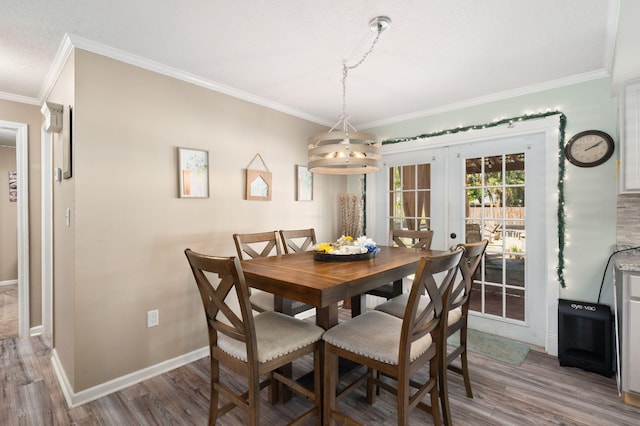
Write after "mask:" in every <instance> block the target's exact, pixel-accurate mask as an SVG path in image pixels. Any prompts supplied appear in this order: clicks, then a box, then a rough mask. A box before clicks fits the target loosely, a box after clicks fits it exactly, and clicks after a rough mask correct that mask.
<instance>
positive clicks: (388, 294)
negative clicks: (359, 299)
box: [367, 229, 433, 300]
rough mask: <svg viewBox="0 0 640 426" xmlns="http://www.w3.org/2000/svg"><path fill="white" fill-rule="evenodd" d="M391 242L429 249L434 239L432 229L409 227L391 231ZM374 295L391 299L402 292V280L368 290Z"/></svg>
mask: <svg viewBox="0 0 640 426" xmlns="http://www.w3.org/2000/svg"><path fill="white" fill-rule="evenodd" d="M390 239H391V244H392V245H394V246H397V247H405V248H413V249H419V250H429V249H430V248H431V240H433V231H432V230H423V231H413V230H409V229H394V230H392V231H391V238H390ZM367 294H370V295H372V296H378V297H384V298H385V299H387V300H388V299H391V298H394V297H396V296H399V295H400V294H402V280H396V281H394V282H392V283H388V284H385V285H383V286H380V287H378V288H376V289H373V290H370V291H368V292H367Z"/></svg>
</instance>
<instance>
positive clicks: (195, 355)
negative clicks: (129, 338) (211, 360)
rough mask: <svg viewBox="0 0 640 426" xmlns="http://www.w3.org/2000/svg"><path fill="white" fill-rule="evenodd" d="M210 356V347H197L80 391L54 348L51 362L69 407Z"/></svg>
mask: <svg viewBox="0 0 640 426" xmlns="http://www.w3.org/2000/svg"><path fill="white" fill-rule="evenodd" d="M207 356H209V347H208V346H206V347H204V348H200V349H196V350H195V351H193V352H190V353H187V354H184V355H180V356H178V357H176V358H173V359H169V360H166V361H163V362H161V363H158V364H155V365H152V366H150V367H147V368H144V369H142V370H138V371H135V372H133V373H130V374H127V375H125V376H121V377H118V378H116V379H113V380H110V381H108V382H105V383H102V384H99V385H97V386H94V387H92V388H89V389H85V390H83V391H80V392H74V391H73V388H72V386H71V384H70V383H69V380H68V379H67V375H66V374H65V371H64V367H63V366H62V364H61V363H60V359H59V358H58V353H57V352H56V350H55V349H54V350H53V351H52V354H51V362H52V363H53V369H54V371H55V373H56V377H57V378H58V382H59V383H60V387H61V388H62V393H63V394H64V398H65V400H66V401H67V406H68V407H69V408H73V407H77V406H78V405H82V404H85V403H87V402H90V401H93V400H96V399H98V398H102V397H103V396H106V395H109V394H111V393H113V392H117V391H119V390H122V389H124V388H127V387H129V386H132V385H135V384H136V383H139V382H141V381H143V380H147V379H150V378H152V377H155V376H157V375H160V374H162V373H166V372H167V371H171V370H173V369H175V368H178V367H182V366H183V365H186V364H189V363H191V362H194V361H197V360H199V359H201V358H205V357H207Z"/></svg>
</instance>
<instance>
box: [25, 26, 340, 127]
mask: <svg viewBox="0 0 640 426" xmlns="http://www.w3.org/2000/svg"><path fill="white" fill-rule="evenodd" d="M74 48H78V49H82V50H86V51H89V52H92V53H95V54H98V55H102V56H106V57H108V58H111V59H115V60H117V61H120V62H124V63H127V64H130V65H133V66H136V67H139V68H143V69H146V70H149V71H153V72H155V73H158V74H162V75H166V76H167V77H171V78H175V79H177V80H181V81H185V82H187V83H191V84H194V85H196V86H200V87H203V88H205V89H208V90H213V91H215V92H219V93H223V94H225V95H229V96H232V97H234V98H238V99H241V100H244V101H247V102H250V103H252V104H256V105H260V106H263V107H266V108H269V109H272V110H275V111H280V112H282V113H285V114H288V115H292V116H294V117H298V118H301V119H303V120H307V121H311V122H313V123H317V124H322V125H326V126H330V125H331V123H330V122H328V121H326V120H324V119H321V118H318V117H315V116H312V115H310V114H307V113H305V112H303V111H300V110H297V109H294V108H290V107H287V106H285V105H282V104H279V103H277V102H273V101H271V100H269V99H265V98H261V97H259V96H255V95H253V94H251V93H248V92H245V91H242V90H239V89H236V88H234V87H231V86H227V85H224V84H221V83H218V82H215V81H211V80H207V79H204V78H202V77H200V76H197V75H195V74H191V73H188V72H186V71H183V70H180V69H178V68H173V67H170V66H168V65H164V64H161V63H159V62H155V61H152V60H149V59H146V58H143V57H141V56H138V55H134V54H131V53H129V52H125V51H123V50H120V49H116V48H114V47H111V46H107V45H105V44H101V43H97V42H95V41H92V40H89V39H86V38H83V37H80V36H77V35H73V34H65V37H64V39H63V40H62V43H61V45H60V48H59V49H58V53H57V54H56V59H55V61H54V63H53V65H52V66H51V68H50V70H49V73H48V75H47V79H46V80H45V83H44V84H43V86H42V90H41V93H40V96H39V97H38V103H39V104H42V102H44V100H45V99H46V98H47V96H48V95H49V93H50V92H51V90H52V88H53V85H54V84H55V82H56V80H57V78H58V76H59V75H60V72H62V68H63V66H64V64H65V62H66V61H67V58H68V57H69V55H70V54H71V52H72V51H73V49H74Z"/></svg>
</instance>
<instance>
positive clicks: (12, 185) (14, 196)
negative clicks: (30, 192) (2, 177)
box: [9, 170, 18, 203]
mask: <svg viewBox="0 0 640 426" xmlns="http://www.w3.org/2000/svg"><path fill="white" fill-rule="evenodd" d="M9 201H10V202H12V203H15V202H17V201H18V172H16V171H15V170H14V171H11V172H9Z"/></svg>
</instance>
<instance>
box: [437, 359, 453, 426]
mask: <svg viewBox="0 0 640 426" xmlns="http://www.w3.org/2000/svg"><path fill="white" fill-rule="evenodd" d="M437 387H438V389H437V393H438V394H439V395H440V404H442V417H443V420H444V424H445V425H450V424H451V409H450V407H449V385H448V382H447V366H446V365H443V366H442V368H440V369H438V386H437ZM432 402H433V400H432ZM438 405H439V404H438V401H437V399H436V407H438ZM434 411H435V410H434ZM434 421H435V420H434Z"/></svg>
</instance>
